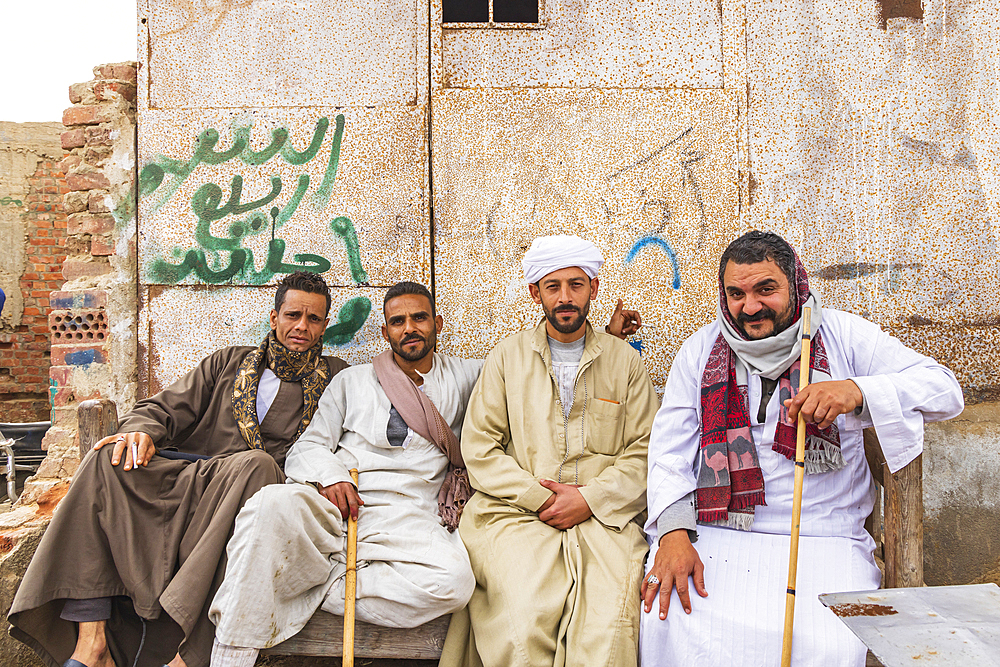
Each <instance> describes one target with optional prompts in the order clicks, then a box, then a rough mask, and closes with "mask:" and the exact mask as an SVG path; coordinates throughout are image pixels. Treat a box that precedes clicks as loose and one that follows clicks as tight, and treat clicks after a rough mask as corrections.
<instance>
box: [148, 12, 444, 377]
mask: <svg viewBox="0 0 1000 667" xmlns="http://www.w3.org/2000/svg"><path fill="white" fill-rule="evenodd" d="M397 5H398V6H397ZM370 9H371V11H369V12H364V13H358V12H351V11H349V10H350V7H349V6H347V4H346V3H309V2H299V3H296V2H291V3H272V2H254V3H250V2H241V3H221V4H218V5H215V6H213V7H210V8H208V7H202V8H195V7H194V6H193V5H191V4H190V3H182V2H170V1H169V0H155V1H151V2H149V3H147V4H146V8H145V11H146V12H147V13H146V14H145V15H143V16H141V17H140V41H143V40H146V41H147V44H148V51H147V52H148V54H149V59H148V67H146V68H143V71H142V73H141V74H140V89H141V91H142V92H141V94H140V126H139V137H140V139H139V162H140V175H139V219H140V223H139V275H140V283H141V286H142V290H141V292H142V299H143V304H142V309H141V312H140V328H141V330H142V331H144V332H145V338H144V340H143V341H142V345H143V358H144V363H143V364H142V365H141V373H142V380H143V382H142V384H144V385H145V386H146V390H147V391H155V390H157V389H158V388H160V387H162V386H164V385H165V384H167V383H169V382H171V381H172V380H174V379H176V378H177V377H178V376H179V375H180V374H181V373H183V372H185V371H186V370H187V369H189V368H191V367H192V366H193V365H194V364H195V363H196V362H197V361H198V360H199V359H201V358H202V357H204V356H205V355H206V354H207V353H209V352H210V351H212V350H214V349H217V348H219V347H221V346H224V345H229V344H234V343H243V344H256V343H257V342H259V340H260V339H261V337H262V335H263V334H264V333H265V332H266V331H267V314H268V312H269V310H270V308H271V306H272V304H273V297H274V288H273V285H274V284H275V283H276V282H277V281H278V280H280V279H281V277H282V276H283V275H285V274H287V273H289V272H291V271H294V270H296V269H300V268H309V269H311V270H315V271H318V272H320V273H322V274H323V275H324V276H325V277H326V279H327V281H328V282H329V283H330V285H331V286H332V287H333V288H334V298H333V304H332V308H331V313H330V317H331V326H330V328H329V329H328V330H327V334H326V336H325V340H326V343H327V352H331V353H335V354H337V355H339V356H342V357H344V358H345V359H347V360H348V361H351V362H354V363H358V362H362V361H367V360H368V359H369V358H370V357H371V355H372V354H374V353H376V352H378V351H380V348H379V347H378V343H379V342H380V340H381V337H380V334H379V330H378V327H377V322H376V320H375V319H374V318H371V319H370V318H369V316H370V315H371V314H372V313H373V312H374V314H375V315H377V314H378V312H379V308H380V306H381V294H382V293H383V291H384V288H386V287H388V286H389V285H392V284H393V283H395V282H397V281H399V280H402V279H412V280H419V281H422V282H429V281H430V244H429V230H428V218H429V215H428V205H427V197H426V181H427V167H426V165H427V147H426V135H427V131H426V104H425V103H422V102H420V98H421V96H423V97H425V92H426V85H425V83H423V82H425V81H426V66H425V67H423V68H418V67H416V66H415V65H414V63H415V59H416V58H417V57H418V55H420V53H423V54H424V55H422V56H421V57H422V61H423V62H424V63H426V61H427V56H426V38H425V37H424V38H422V39H421V40H419V43H418V40H417V35H418V34H419V35H426V18H425V17H426V10H424V13H423V14H420V13H419V12H418V11H417V9H416V8H415V5H413V4H412V3H411V4H410V5H406V4H405V3H403V4H400V3H395V2H383V3H382V4H380V5H378V6H373V7H371V8H370ZM144 19H148V20H147V21H146V22H145V23H143V20H144ZM147 26H148V28H147ZM359 35H366V36H367V38H359ZM383 40H386V41H384V43H383ZM376 42H377V43H376ZM421 49H423V51H421ZM349 83H350V85H348V84H349ZM418 86H423V88H418ZM196 90H197V91H199V92H198V94H195V92H194V91H196ZM422 91H423V92H422ZM217 107H221V108H217ZM369 322H376V324H374V325H373V324H369Z"/></svg>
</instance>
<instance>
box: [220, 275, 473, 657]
mask: <svg viewBox="0 0 1000 667" xmlns="http://www.w3.org/2000/svg"><path fill="white" fill-rule="evenodd" d="M384 312H385V317H386V326H385V327H383V329H382V331H383V336H384V337H385V339H386V340H387V341H388V342H389V343H390V346H391V348H392V352H393V358H394V361H395V362H396V363H397V365H398V366H399V367H400V368H401V369H402V370H403V371H404V372H406V373H407V375H409V376H410V377H411V379H413V380H414V383H415V384H417V385H418V387H419V389H420V390H421V391H423V392H424V394H425V395H426V396H427V397H428V398H430V400H431V402H432V403H433V404H434V407H436V408H437V410H438V411H439V412H440V414H441V416H442V417H443V418H444V420H445V421H446V422H447V423H448V425H449V426H450V427H451V429H452V431H453V432H454V433H455V434H456V437H457V435H458V434H459V433H460V430H461V427H462V421H463V418H464V416H465V406H466V404H467V402H468V399H469V395H470V394H471V392H472V388H473V386H474V385H475V382H476V379H477V378H478V377H479V371H480V369H481V367H482V361H480V360H466V359H458V358H455V357H449V356H446V355H443V354H437V353H435V352H434V344H435V340H436V336H437V333H438V331H440V329H441V326H442V319H441V316H439V315H435V314H434V306H433V302H432V300H431V296H430V293H429V292H428V291H427V290H426V288H423V286H420V285H417V284H415V283H400V284H398V285H396V286H394V287H393V288H390V290H389V291H388V292H387V293H386V301H385V305H384ZM342 374H343V376H344V377H343V378H341V379H340V380H338V381H336V382H332V383H331V384H330V386H329V387H328V388H327V390H326V392H325V393H324V394H323V396H322V398H321V399H320V402H319V407H318V409H317V411H316V414H315V416H314V417H313V420H312V422H311V423H310V424H309V427H308V428H307V429H306V431H305V432H304V433H303V434H302V436H301V437H300V438H299V440H298V441H297V442H296V443H295V446H294V447H293V448H292V449H291V450H290V451H289V454H288V459H287V461H286V463H285V473H286V475H287V476H288V482H289V483H288V484H285V485H272V486H271V487H268V488H265V489H263V490H262V492H260V493H257V494H256V495H254V496H253V497H252V498H251V499H250V501H249V502H248V503H247V504H246V505H245V506H244V508H243V510H242V511H241V512H240V514H239V516H238V517H237V520H236V528H235V533H234V535H233V537H232V539H231V540H230V542H229V545H228V549H227V551H228V555H229V564H228V567H227V569H226V577H225V580H224V582H223V584H222V586H221V588H220V589H219V592H218V594H217V596H216V598H215V600H214V602H213V604H212V608H211V612H210V615H209V616H210V618H211V619H212V621H213V622H214V623H215V624H216V626H217V628H216V645H215V648H214V649H213V653H212V665H213V667H218V666H220V665H227V666H230V665H231V666H243V665H246V666H248V667H249V666H252V665H253V663H254V659H255V658H256V656H257V653H258V650H259V649H262V648H269V647H272V646H275V645H277V644H279V643H281V642H282V641H284V640H285V639H287V638H289V637H291V636H292V635H294V634H295V633H297V632H298V631H299V630H300V629H302V627H303V626H304V625H305V624H306V622H307V621H308V620H309V618H310V617H311V616H312V615H313V613H314V612H315V611H316V610H317V609H320V608H322V609H324V610H325V611H329V612H331V613H334V614H338V615H342V614H343V612H344V580H345V573H346V553H345V552H346V549H345V542H346V537H345V535H346V530H345V527H344V519H343V517H344V516H345V515H346V514H347V513H348V512H350V513H351V514H352V515H355V516H357V518H358V553H357V558H358V583H357V606H356V613H357V618H359V619H361V620H362V621H365V622H367V623H374V624H377V625H381V626H387V627H415V626H418V625H421V624H423V623H426V622H427V621H430V620H431V619H434V618H437V617H438V616H441V615H443V614H449V613H451V612H453V611H455V610H457V609H460V608H462V607H464V606H465V604H466V603H467V602H468V599H469V596H470V595H471V594H472V589H473V587H474V586H475V579H474V578H473V575H472V570H471V566H470V565H469V558H468V556H467V554H466V551H465V547H464V546H463V545H462V541H461V539H460V538H459V534H458V532H457V531H456V532H449V531H448V530H447V529H446V528H445V527H444V526H443V525H442V524H441V519H440V518H439V516H438V513H439V507H438V493H439V489H440V488H441V485H442V482H443V481H444V479H445V475H446V472H447V469H448V464H449V459H448V457H447V456H446V455H445V454H443V453H442V451H441V450H440V449H439V448H438V447H437V446H436V445H435V444H434V443H432V442H431V441H430V440H428V439H427V438H425V437H423V436H421V435H420V434H419V433H417V432H415V431H414V430H413V429H410V428H409V427H408V426H407V424H406V423H405V422H404V421H403V420H402V418H401V416H400V414H399V411H397V410H396V409H395V408H394V406H393V405H392V404H391V403H390V401H389V399H388V398H387V396H386V391H385V390H384V389H383V388H382V386H381V385H380V384H379V378H380V377H381V376H380V375H378V376H377V375H376V371H375V367H374V366H373V365H372V364H364V365H361V366H354V367H351V368H348V369H346V370H345V371H343V372H342ZM351 468H357V469H358V470H359V471H360V475H359V481H358V486H357V488H355V486H354V484H353V483H352V481H351V477H350V473H349V470H350V469H351ZM359 507H360V510H359Z"/></svg>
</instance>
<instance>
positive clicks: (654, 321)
mask: <svg viewBox="0 0 1000 667" xmlns="http://www.w3.org/2000/svg"><path fill="white" fill-rule="evenodd" d="M433 104H434V135H433V138H434V146H433V162H432V170H433V173H434V184H435V193H434V194H435V225H436V226H435V278H436V286H437V296H438V309H439V311H440V312H441V313H442V314H443V315H444V317H445V322H446V325H445V332H444V335H443V336H442V343H443V345H444V346H445V347H446V348H449V349H455V350H457V351H459V352H461V353H462V354H464V355H467V356H484V355H485V354H486V353H487V352H489V350H490V349H491V348H492V347H493V345H494V344H495V343H496V342H497V341H498V340H500V339H501V338H502V337H504V336H505V335H508V334H510V333H513V332H515V331H519V330H521V329H524V328H526V327H530V326H533V325H534V324H535V323H536V322H537V321H538V319H539V318H540V316H541V311H540V309H539V307H538V306H536V305H535V304H534V303H532V302H531V300H530V298H528V290H527V286H526V284H525V282H524V278H523V273H522V269H521V258H522V256H523V255H524V252H525V250H527V248H528V246H530V245H531V241H532V239H533V238H535V237H536V236H541V235H544V234H554V233H569V234H579V235H580V236H583V237H585V238H588V239H590V240H592V241H594V242H595V243H596V244H598V245H599V246H600V247H601V249H602V250H603V252H604V256H605V264H604V267H603V268H602V270H601V288H600V291H599V293H598V298H597V300H596V302H595V303H594V304H593V305H592V310H591V313H592V316H591V319H592V321H594V322H598V323H604V322H607V319H608V317H609V316H610V315H611V311H612V310H613V309H614V305H615V301H616V299H617V298H619V297H622V298H624V299H625V300H626V301H627V302H628V303H629V304H630V305H632V306H639V307H641V309H642V314H643V320H644V322H646V327H645V328H644V330H643V333H642V336H641V337H640V338H639V339H638V340H636V341H634V343H635V345H637V346H642V347H643V349H644V351H645V352H646V364H647V367H648V368H649V370H650V372H651V374H652V375H653V378H654V381H655V383H656V384H657V385H658V386H662V385H663V383H664V382H665V381H666V374H667V371H668V370H669V365H668V357H667V356H666V355H665V354H664V353H663V352H664V351H665V350H670V351H673V350H676V348H677V347H678V346H679V345H680V343H681V342H683V340H684V339H685V338H686V337H687V336H689V335H690V334H691V333H693V332H694V331H695V330H696V329H697V328H698V327H700V326H701V325H702V324H704V323H705V322H707V321H708V320H709V319H710V318H711V317H712V314H713V313H714V305H713V301H712V295H713V294H714V293H716V290H717V288H716V281H715V273H716V269H715V267H716V266H717V260H716V259H715V258H717V257H718V256H719V255H720V254H721V253H722V250H723V249H724V248H725V245H726V243H727V242H728V239H729V230H730V229H732V228H733V227H734V226H735V225H736V224H737V221H736V209H737V206H736V204H737V198H738V192H737V170H736V165H735V164H734V161H733V159H732V156H733V154H734V153H735V143H736V129H735V128H736V124H735V118H736V113H735V110H734V107H735V105H734V103H733V101H732V100H731V98H730V96H729V95H727V94H726V93H724V92H722V91H697V92H689V91H680V90H674V91H667V90H663V91H628V92H623V91H614V92H609V91H601V90H531V89H528V90H516V91H510V90H488V91H475V92H473V91H453V90H445V91H442V92H440V93H438V94H436V95H435V98H434V101H433Z"/></svg>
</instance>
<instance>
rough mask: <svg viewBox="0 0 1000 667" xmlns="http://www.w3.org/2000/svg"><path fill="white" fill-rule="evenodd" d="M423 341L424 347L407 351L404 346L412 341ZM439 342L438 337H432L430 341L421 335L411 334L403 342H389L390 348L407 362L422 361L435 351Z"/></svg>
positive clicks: (391, 340)
mask: <svg viewBox="0 0 1000 667" xmlns="http://www.w3.org/2000/svg"><path fill="white" fill-rule="evenodd" d="M415 340H416V341H423V345H420V346H418V347H415V348H413V349H406V348H404V347H403V346H404V345H405V344H406V343H409V342H411V341H415ZM436 342H437V336H436V335H433V334H432V335H431V337H430V339H427V338H424V337H423V336H421V335H419V334H410V335H409V336H406V337H405V338H403V339H402V340H393V339H390V340H389V347H391V348H392V351H393V352H395V353H396V354H398V355H399V356H400V357H402V358H403V359H406V360H407V361H420V360H421V359H423V358H424V357H426V356H427V355H428V354H430V352H431V350H433V349H434V344H435V343H436Z"/></svg>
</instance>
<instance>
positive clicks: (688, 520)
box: [656, 491, 698, 543]
mask: <svg viewBox="0 0 1000 667" xmlns="http://www.w3.org/2000/svg"><path fill="white" fill-rule="evenodd" d="M682 528H683V529H685V530H687V531H688V538H689V539H690V540H691V542H692V543H694V542H696V541H697V540H698V522H697V513H696V512H695V509H694V491H692V492H691V493H689V494H687V495H686V496H684V497H683V498H680V499H679V500H677V501H675V502H674V503H672V504H671V505H668V506H667V507H666V508H665V509H664V510H663V511H662V512H660V516H659V517H658V518H657V519H656V541H657V542H659V541H660V539H661V538H662V537H663V536H664V535H666V534H667V533H670V532H673V531H675V530H680V529H682Z"/></svg>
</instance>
